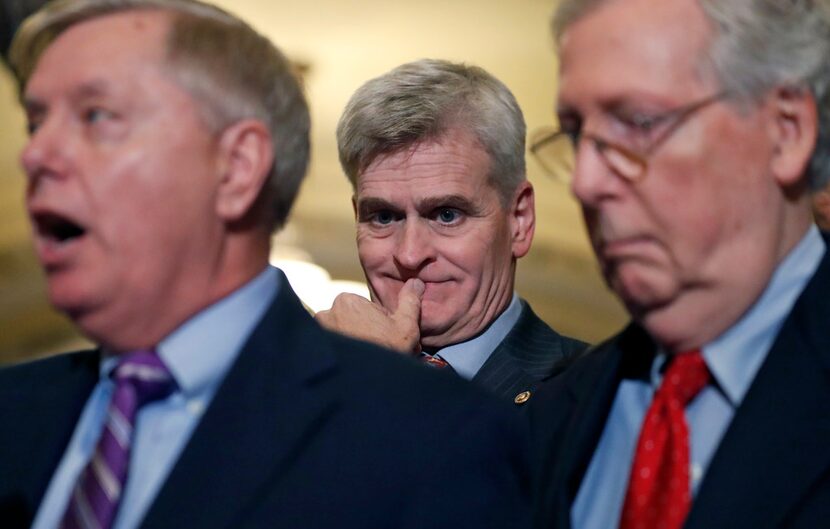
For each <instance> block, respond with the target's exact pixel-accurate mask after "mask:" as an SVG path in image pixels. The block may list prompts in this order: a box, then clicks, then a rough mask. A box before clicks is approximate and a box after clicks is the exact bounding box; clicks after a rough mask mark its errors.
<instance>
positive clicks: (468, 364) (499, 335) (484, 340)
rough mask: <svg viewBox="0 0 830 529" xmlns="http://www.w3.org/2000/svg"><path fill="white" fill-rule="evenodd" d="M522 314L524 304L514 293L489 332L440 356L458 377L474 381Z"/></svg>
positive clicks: (446, 349) (459, 344) (439, 353)
mask: <svg viewBox="0 0 830 529" xmlns="http://www.w3.org/2000/svg"><path fill="white" fill-rule="evenodd" d="M521 314H522V303H521V302H520V301H519V296H517V295H516V293H515V292H514V293H513V299H512V300H511V301H510V305H508V306H507V308H506V309H505V310H504V312H502V313H501V314H500V315H499V317H498V318H496V319H495V321H493V323H491V324H490V326H489V327H487V330H486V331H484V332H483V333H481V334H479V335H478V336H476V337H475V338H473V339H472V340H467V341H466V342H461V343H457V344H454V345H449V346H447V347H444V348H442V349H440V350H439V351H438V353H437V354H438V356H440V357H441V358H443V359H444V360H445V361H446V362H447V363H448V364H449V365H450V367H452V368H453V370H454V371H455V372H456V373H458V375H459V376H460V377H461V378H463V379H466V380H472V378H473V377H474V376H476V373H478V370H479V369H481V366H483V365H484V362H486V361H487V359H488V358H490V355H491V354H493V351H495V350H496V347H498V346H499V344H500V343H501V342H502V340H504V338H505V336H507V333H509V332H510V329H512V328H513V326H514V325H516V322H517V321H519V316H521Z"/></svg>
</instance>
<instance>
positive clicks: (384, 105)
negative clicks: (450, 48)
mask: <svg viewBox="0 0 830 529" xmlns="http://www.w3.org/2000/svg"><path fill="white" fill-rule="evenodd" d="M452 129H461V130H467V131H469V132H471V133H472V134H473V135H474V137H475V138H476V140H477V142H478V143H479V144H480V145H481V147H482V148H484V150H485V151H486V152H487V153H488V154H489V156H490V160H491V167H490V171H489V175H488V177H489V179H490V182H491V183H492V184H493V186H494V187H495V188H496V189H497V190H498V192H499V196H500V197H501V201H502V204H503V205H505V206H506V205H507V204H508V203H509V202H510V199H511V198H512V195H513V193H514V192H515V190H516V188H517V187H518V186H519V184H521V183H522V182H523V181H524V180H525V179H526V174H525V122H524V117H523V116H522V111H521V109H520V108H519V105H518V103H517V102H516V98H515V97H513V94H512V93H510V90H509V89H508V88H507V87H506V86H505V85H504V84H503V83H502V82H501V81H499V80H498V79H496V78H495V77H493V76H492V75H490V74H489V73H487V72H486V71H485V70H483V69H482V68H479V67H477V66H469V65H466V64H458V63H452V62H449V61H443V60H436V59H422V60H419V61H415V62H411V63H407V64H404V65H401V66H398V67H397V68H395V69H394V70H392V71H390V72H388V73H386V74H384V75H381V76H380V77H377V78H375V79H372V80H370V81H368V82H367V83H366V84H364V85H363V86H361V87H360V88H358V90H357V91H356V92H355V93H354V95H353V96H352V98H351V99H350V100H349V103H348V104H347V105H346V109H345V110H344V112H343V116H341V118H340V121H339V123H338V124H337V147H338V150H339V152H340V163H341V165H342V166H343V170H344V171H345V173H346V176H347V177H348V178H349V181H350V182H351V183H352V187H356V186H357V180H358V178H359V176H360V174H361V173H362V172H363V171H365V170H366V168H368V167H369V166H370V165H371V164H372V162H373V161H375V160H376V159H377V158H378V157H380V156H386V155H390V154H395V153H398V152H401V151H403V150H405V149H408V148H412V147H414V146H416V145H418V144H420V143H422V142H426V141H431V140H437V139H440V138H441V136H443V135H444V134H446V133H447V132H448V131H450V130H452Z"/></svg>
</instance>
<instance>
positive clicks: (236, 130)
mask: <svg viewBox="0 0 830 529" xmlns="http://www.w3.org/2000/svg"><path fill="white" fill-rule="evenodd" d="M219 158H220V163H219V167H220V175H219V176H220V181H219V187H218V192H217V196H216V211H217V214H218V215H219V216H220V217H221V218H222V219H224V220H226V221H228V222H234V221H238V220H240V219H242V218H243V217H245V216H246V215H247V214H248V213H249V212H250V211H251V208H252V207H253V205H254V203H255V202H256V200H257V197H258V196H259V195H260V193H261V191H262V189H263V187H264V186H265V185H266V184H267V181H268V177H269V175H270V174H271V168H272V167H273V164H274V149H273V146H272V144H271V133H270V132H269V131H268V129H267V127H266V126H265V125H264V124H263V123H262V122H261V121H258V120H255V119H243V120H241V121H238V122H236V123H234V124H232V125H230V126H229V127H227V128H226V129H225V130H223V131H222V133H221V134H220V137H219Z"/></svg>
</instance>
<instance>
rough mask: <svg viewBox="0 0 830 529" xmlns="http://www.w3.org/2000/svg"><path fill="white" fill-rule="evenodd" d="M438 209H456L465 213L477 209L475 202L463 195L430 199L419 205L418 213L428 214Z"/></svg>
mask: <svg viewBox="0 0 830 529" xmlns="http://www.w3.org/2000/svg"><path fill="white" fill-rule="evenodd" d="M437 208H455V209H460V210H463V211H471V210H473V209H475V208H474V207H473V202H472V201H471V200H470V199H469V198H467V197H465V196H463V195H444V196H438V197H428V198H425V199H424V200H422V201H421V202H419V203H418V211H420V212H422V213H428V212H430V211H432V210H434V209H437Z"/></svg>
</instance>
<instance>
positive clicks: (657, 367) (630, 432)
mask: <svg viewBox="0 0 830 529" xmlns="http://www.w3.org/2000/svg"><path fill="white" fill-rule="evenodd" d="M824 252H825V244H824V240H823V239H822V238H821V235H820V234H819V231H818V229H817V228H816V227H815V226H812V227H811V228H810V230H809V231H808V232H807V234H806V235H805V236H804V238H803V239H802V240H801V241H800V242H799V243H798V245H796V247H795V248H793V250H792V251H791V252H790V253H789V254H788V255H787V257H785V258H784V260H783V261H782V262H781V264H779V266H778V267H777V268H776V270H775V272H774V274H773V276H772V278H771V280H770V282H769V284H768V285H767V287H766V289H765V290H764V292H763V293H762V294H761V296H760V298H759V299H758V301H756V302H755V304H754V305H753V306H752V307H751V308H750V309H749V311H747V313H746V314H744V316H742V317H741V319H740V320H738V322H737V323H736V324H735V325H733V326H732V327H731V328H730V329H728V330H727V331H726V332H725V333H723V334H722V335H721V336H719V337H718V338H717V339H715V340H714V341H713V342H711V343H708V344H706V345H705V346H704V347H703V348H702V351H703V357H704V359H705V360H706V365H707V366H708V368H709V371H710V372H711V374H712V377H713V379H714V382H715V383H714V384H710V385H709V386H707V387H706V388H704V390H703V391H701V393H700V394H699V395H698V396H697V397H696V398H695V399H694V400H692V402H691V403H690V404H689V405H688V406H687V407H686V420H687V422H688V424H689V432H690V458H689V459H690V465H691V468H690V469H689V475H690V479H691V490H692V493H693V494H695V493H696V492H697V488H698V486H699V484H700V482H701V480H702V479H703V476H704V474H705V473H706V469H707V468H708V465H709V461H710V460H711V459H712V456H713V455H714V453H715V450H716V449H717V447H718V444H720V440H721V437H722V436H723V434H724V433H725V432H726V429H727V427H728V426H729V423H730V422H731V420H732V417H733V415H734V413H735V410H736V409H737V407H738V405H740V403H741V401H742V400H743V398H744V395H745V394H746V392H747V390H748V389H749V386H750V384H751V383H752V380H753V379H754V378H755V374H756V373H757V372H758V369H759V368H760V367H761V364H763V362H764V359H765V358H766V356H767V353H768V352H769V349H770V348H771V347H772V343H773V341H774V340H775V337H776V336H777V335H778V331H779V330H780V329H781V326H782V325H783V323H784V320H785V319H786V318H787V316H788V315H789V313H790V311H791V310H792V307H793V305H794V304H795V301H796V299H797V298H798V296H799V295H800V294H801V292H802V291H803V290H804V287H805V286H806V285H807V283H808V282H809V280H810V278H811V277H812V276H813V274H814V273H815V271H816V268H818V265H819V263H820V261H821V259H822V257H823V256H824ZM666 360H667V357H666V354H665V352H660V353H659V354H658V355H657V357H656V358H655V360H654V364H653V366H652V369H651V376H650V380H649V381H645V380H630V379H625V380H623V381H622V383H621V384H620V387H619V389H618V390H617V395H616V397H615V398H614V403H613V405H612V407H611V413H610V414H609V416H608V422H607V423H606V425H605V429H604V430H603V432H602V437H601V438H600V441H599V444H598V445H597V449H596V451H595V452H594V456H593V458H592V459H591V463H590V465H589V466H588V470H587V471H586V473H585V476H584V478H583V480H582V484H581V486H580V488H579V492H578V493H577V496H576V500H575V501H574V504H573V506H572V507H571V523H572V526H573V528H574V529H609V528H613V527H617V526H618V524H619V520H620V516H621V513H622V506H623V502H624V500H625V493H626V489H627V488H628V478H629V473H630V471H631V464H632V462H633V459H634V452H635V449H636V447H637V440H638V438H639V435H640V427H641V425H642V422H643V419H644V417H645V415H646V411H647V410H648V407H649V405H650V404H651V398H652V395H653V394H654V392H655V390H656V389H657V387H658V386H659V385H660V381H661V371H662V369H661V368H662V366H663V365H664V364H665V362H666Z"/></svg>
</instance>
